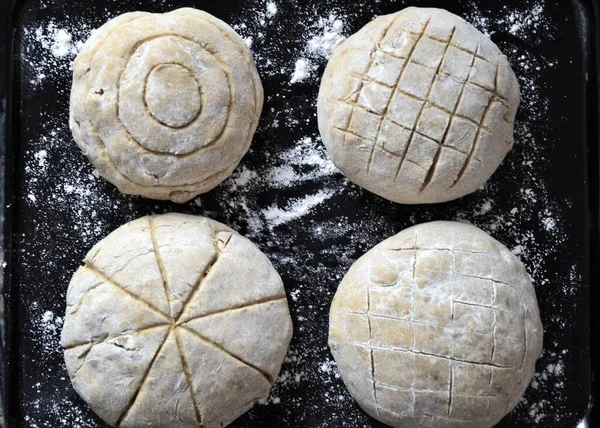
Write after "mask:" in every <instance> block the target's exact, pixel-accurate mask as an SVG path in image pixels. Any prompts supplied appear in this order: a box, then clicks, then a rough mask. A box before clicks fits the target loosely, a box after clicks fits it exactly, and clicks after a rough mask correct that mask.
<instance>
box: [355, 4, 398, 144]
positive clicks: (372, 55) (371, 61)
mask: <svg viewBox="0 0 600 428" xmlns="http://www.w3.org/2000/svg"><path fill="white" fill-rule="evenodd" d="M399 16H400V14H398V16H396V17H395V18H394V19H392V21H391V22H390V23H389V25H388V26H387V27H386V29H385V30H384V31H383V34H382V36H381V38H380V39H379V40H378V41H377V43H376V45H375V49H373V50H372V51H371V52H370V54H369V63H368V64H367V68H366V71H365V72H364V74H362V75H360V76H361V77H360V79H361V83H360V89H359V91H360V90H362V86H363V82H364V81H365V80H367V79H368V77H367V75H368V74H369V71H371V67H372V66H373V62H374V61H375V54H376V53H377V47H378V46H380V45H381V43H382V42H383V41H384V40H385V38H386V37H387V35H388V33H389V31H390V29H391V28H392V27H393V26H394V24H395V23H396V21H397V20H398V18H399ZM359 95H360V94H359ZM354 111H355V109H354V108H352V109H351V110H350V119H349V120H348V127H349V126H350V125H351V124H352V118H353V117H354ZM343 144H344V145H345V144H346V134H344V141H343Z"/></svg>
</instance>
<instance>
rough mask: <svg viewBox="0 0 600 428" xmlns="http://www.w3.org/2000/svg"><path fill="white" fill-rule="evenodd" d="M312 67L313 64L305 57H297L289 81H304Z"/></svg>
mask: <svg viewBox="0 0 600 428" xmlns="http://www.w3.org/2000/svg"><path fill="white" fill-rule="evenodd" d="M314 68H315V67H314V65H313V64H310V63H309V62H308V60H307V59H306V58H300V59H298V60H297V61H296V65H294V72H293V73H292V78H291V79H290V83H296V82H303V81H305V80H306V79H307V78H308V76H310V73H311V72H312V71H313V70H314Z"/></svg>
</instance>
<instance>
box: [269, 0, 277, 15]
mask: <svg viewBox="0 0 600 428" xmlns="http://www.w3.org/2000/svg"><path fill="white" fill-rule="evenodd" d="M276 14H277V5H276V4H275V3H274V2H272V1H269V2H267V15H268V16H275V15H276Z"/></svg>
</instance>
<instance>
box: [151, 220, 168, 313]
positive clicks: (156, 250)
mask: <svg viewBox="0 0 600 428" xmlns="http://www.w3.org/2000/svg"><path fill="white" fill-rule="evenodd" d="M148 223H149V224H150V239H151V240H152V247H153V248H154V255H155V256H156V263H157V264H158V269H159V270H160V276H161V277H162V282H163V287H164V289H165V297H166V298H167V302H168V304H169V315H170V316H171V317H172V316H173V314H172V313H171V302H172V300H173V296H172V295H171V291H170V289H169V282H168V279H167V271H166V269H165V264H164V262H163V259H162V257H161V255H160V249H159V246H158V240H157V238H156V225H155V223H154V218H152V217H150V218H148Z"/></svg>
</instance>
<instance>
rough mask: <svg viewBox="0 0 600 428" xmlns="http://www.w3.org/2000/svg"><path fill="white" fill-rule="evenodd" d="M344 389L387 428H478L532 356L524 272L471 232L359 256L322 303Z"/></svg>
mask: <svg viewBox="0 0 600 428" xmlns="http://www.w3.org/2000/svg"><path fill="white" fill-rule="evenodd" d="M329 346H330V348H331V352H332V354H333V356H334V358H335V361H336V362H337V365H338V367H339V369H340V372H341V374H342V377H343V379H344V383H345V384H346V386H347V387H348V389H349V391H350V393H351V394H352V396H353V397H354V398H355V399H356V401H357V402H358V404H360V406H361V407H362V408H363V409H364V410H365V411H366V412H367V413H369V414H370V415H371V416H373V417H374V418H376V419H379V420H380V421H382V422H385V423H386V424H389V425H391V426H394V427H411V428H421V427H427V428H487V427H491V426H493V425H495V424H496V423H497V422H498V421H500V419H502V418H503V417H504V416H505V415H506V414H507V413H508V412H510V411H511V409H512V408H513V407H514V406H515V405H516V404H517V402H518V401H519V400H520V398H521V396H522V395H523V393H524V392H525V390H526V388H527V386H528V385H529V382H530V381H531V379H532V377H533V375H534V373H535V362H536V360H537V359H538V358H539V356H540V354H541V351H542V324H541V321H540V314H539V310H538V304H537V299H536V295H535V290H534V288H533V285H532V284H531V281H530V279H529V276H528V275H527V272H526V271H525V268H524V266H523V264H522V263H521V262H520V261H519V259H517V257H515V256H514V255H513V254H512V253H511V252H510V251H509V250H508V249H507V248H506V247H505V246H504V245H502V244H501V243H499V242H498V241H496V240H495V239H493V238H492V237H491V236H489V235H488V234H486V233H485V232H483V231H481V230H480V229H478V228H476V227H474V226H470V225H466V224H462V223H456V222H447V221H436V222H432V223H424V224H420V225H417V226H413V227H410V228H408V229H405V230H403V231H402V232H400V233H398V234H397V235H395V236H393V237H391V238H389V239H386V240H385V241H383V242H381V243H380V244H378V245H376V246H375V247H374V248H372V249H371V250H370V251H368V252H367V253H366V254H365V255H363V256H362V257H361V258H360V259H358V261H357V262H356V263H354V265H353V266H352V267H351V268H350V270H349V271H348V273H347V274H346V276H345V277H344V279H343V280H342V282H341V284H340V285H339V287H338V290H337V292H336V294H335V297H334V299H333V303H332V305H331V312H330V319H329Z"/></svg>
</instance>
